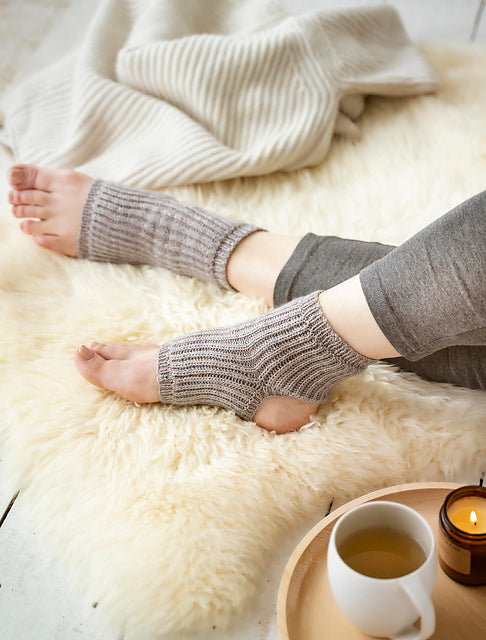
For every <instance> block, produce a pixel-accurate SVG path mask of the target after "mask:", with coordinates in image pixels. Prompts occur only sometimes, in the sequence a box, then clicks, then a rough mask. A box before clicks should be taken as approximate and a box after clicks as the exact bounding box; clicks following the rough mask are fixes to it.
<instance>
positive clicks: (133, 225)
mask: <svg viewBox="0 0 486 640" xmlns="http://www.w3.org/2000/svg"><path fill="white" fill-rule="evenodd" d="M9 180H10V183H11V185H12V187H13V189H12V191H11V192H10V194H9V199H10V202H11V204H12V205H13V213H14V215H15V216H16V217H18V218H20V219H21V229H22V231H24V232H25V233H28V234H31V235H32V236H34V240H35V241H36V242H37V243H38V244H39V245H41V246H42V247H45V248H48V249H52V250H54V251H57V252H59V253H63V254H65V255H68V256H70V257H78V256H79V257H81V258H88V259H90V260H99V261H104V262H128V263H131V264H151V265H155V266H160V267H165V268H167V269H170V270H171V271H173V272H174V273H179V274H183V275H188V276H195V277H198V278H201V279H203V280H209V281H211V282H214V283H215V284H218V285H219V286H221V287H224V288H227V289H231V285H230V284H229V282H228V280H227V277H226V265H227V262H228V258H229V256H230V255H231V253H232V251H233V249H234V248H235V247H236V246H237V245H238V244H239V243H240V242H241V241H242V240H243V239H244V238H246V237H247V236H249V235H251V234H253V233H255V232H258V231H259V228H258V227H254V226H252V225H249V224H246V223H245V222H241V221H236V220H231V219H227V218H222V217H220V216H216V215H214V214H212V213H210V212H209V211H206V210H205V209H203V208H202V207H198V206H196V205H192V204H187V203H184V202H179V201H177V200H174V199H173V198H170V197H169V196H167V195H165V194H162V193H152V192H150V191H143V190H140V189H132V188H129V187H125V186H123V185H119V184H114V183H111V182H103V181H100V180H95V181H93V180H92V178H90V177H89V176H86V175H84V174H82V173H79V172H76V171H55V170H48V169H44V168H40V167H36V166H34V165H17V166H15V167H12V168H11V169H10V171H9Z"/></svg>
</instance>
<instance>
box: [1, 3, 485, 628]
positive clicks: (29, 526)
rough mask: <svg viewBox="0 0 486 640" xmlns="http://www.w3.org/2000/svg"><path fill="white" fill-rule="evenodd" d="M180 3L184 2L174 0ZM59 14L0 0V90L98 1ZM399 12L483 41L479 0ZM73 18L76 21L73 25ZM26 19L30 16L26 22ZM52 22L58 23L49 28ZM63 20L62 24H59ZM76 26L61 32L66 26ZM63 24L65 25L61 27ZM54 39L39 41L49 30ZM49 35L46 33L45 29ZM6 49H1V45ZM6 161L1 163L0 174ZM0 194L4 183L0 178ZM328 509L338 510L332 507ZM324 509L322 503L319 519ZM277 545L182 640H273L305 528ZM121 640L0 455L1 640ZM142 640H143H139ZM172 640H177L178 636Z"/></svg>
mask: <svg viewBox="0 0 486 640" xmlns="http://www.w3.org/2000/svg"><path fill="white" fill-rule="evenodd" d="M181 1H183V0H181ZM57 2H60V3H61V5H62V7H65V6H68V5H69V4H71V8H70V9H69V10H68V12H67V13H66V14H64V13H62V12H61V11H57V12H56V10H55V7H56V0H0V42H1V44H0V60H1V64H0V93H1V92H2V89H3V88H4V87H5V85H6V84H7V83H8V82H9V81H10V80H11V78H12V74H13V72H14V71H15V72H16V71H17V70H18V67H19V65H21V64H22V63H24V62H25V61H26V60H27V59H28V57H29V55H30V54H31V53H32V51H33V50H34V49H35V48H36V47H37V46H38V45H39V44H41V45H42V42H43V38H44V40H45V42H44V44H43V48H42V55H37V56H36V59H37V64H39V63H40V62H41V61H42V60H48V59H50V58H51V57H52V56H53V55H55V48H53V45H52V43H53V42H56V43H57V46H58V47H59V46H60V47H63V46H67V45H68V44H72V42H73V33H79V32H80V31H81V29H80V25H82V24H83V22H84V21H85V20H87V17H88V16H89V14H90V12H91V11H92V9H93V7H94V6H96V4H97V0H57ZM284 3H285V5H286V6H287V7H288V8H289V9H291V10H293V11H302V12H303V11H307V10H311V9H320V8H326V7H343V6H356V5H370V4H377V2H376V0H354V1H353V0H284ZM389 4H392V5H394V6H395V7H396V8H397V9H398V10H399V11H400V13H401V15H402V18H403V21H404V24H405V26H406V28H407V30H408V32H409V34H410V36H411V37H412V39H413V40H415V41H419V40H441V41H456V42H457V41H458V42H482V43H486V10H485V6H486V0H390V1H389ZM73 16H75V22H74V23H73ZM29 18H30V19H29ZM56 21H57V24H56ZM63 21H64V23H63ZM69 23H70V24H75V25H76V29H75V30H74V31H73V30H72V29H65V28H64V26H65V25H66V24H69ZM63 25H64V26H63ZM51 27H52V28H53V29H54V30H55V31H56V30H57V31H56V37H55V38H53V37H50V38H46V37H45V34H47V33H48V32H49V29H50V28H51ZM51 35H52V32H51ZM7 44H8V46H7ZM7 164H8V158H4V159H3V161H2V158H1V154H0V171H3V169H4V168H5V167H6V166H7ZM0 197H5V185H4V184H3V181H2V180H0ZM435 479H436V480H438V481H440V480H448V481H457V482H462V483H466V484H476V483H478V482H479V478H476V477H471V476H470V475H469V474H468V473H467V470H464V471H463V473H462V474H461V475H460V476H458V477H456V478H435ZM333 506H334V508H335V507H336V506H339V505H337V504H335V505H333ZM326 509H327V506H323V514H322V515H323V516H324V515H325V511H326ZM312 524H313V523H312V522H306V523H302V529H301V530H300V531H296V532H294V534H293V536H291V537H289V538H288V539H286V540H282V541H279V542H280V548H279V551H278V553H277V554H276V555H275V556H273V557H272V558H269V563H268V566H267V570H266V575H265V576H264V578H263V580H262V588H261V590H260V593H259V596H258V597H257V598H256V599H255V600H254V601H253V602H252V603H250V606H249V607H248V609H247V611H246V613H245V614H244V616H243V617H242V618H241V619H239V620H238V621H235V626H234V629H232V630H230V631H229V632H226V633H222V632H220V631H218V630H215V631H213V632H212V633H208V634H203V635H197V636H191V637H186V638H189V640H277V639H278V632H277V626H276V619H275V607H276V596H277V591H278V585H279V582H280V576H281V575H282V572H283V569H284V567H285V564H286V561H287V559H288V557H289V556H290V554H291V552H292V550H293V548H294V547H295V546H296V544H297V542H298V541H299V539H300V538H301V537H302V535H304V533H305V532H306V531H307V530H308V529H309V528H310V527H311V526H312ZM79 638H83V639H84V640H122V639H121V638H116V637H114V636H112V635H110V634H109V633H107V632H106V631H105V630H103V629H102V628H101V625H100V624H99V621H98V619H97V616H96V603H90V602H84V601H83V598H82V596H81V594H77V593H73V592H71V591H70V590H69V588H68V579H67V576H66V574H65V573H64V571H63V568H62V566H60V565H59V563H58V562H56V561H55V560H52V559H51V558H50V555H49V554H48V553H47V551H46V548H45V547H44V544H43V541H42V540H41V539H39V536H38V535H37V532H36V527H35V523H34V522H33V521H32V520H31V518H30V517H29V514H28V512H27V510H26V509H25V506H24V504H23V500H22V493H20V494H18V495H17V491H16V488H15V487H14V488H10V489H8V488H7V483H6V480H5V476H4V462H3V460H2V452H1V451H0V640H77V639H79ZM140 640H142V639H140ZM171 640H183V639H182V637H178V638H174V639H171ZM478 640H479V639H478Z"/></svg>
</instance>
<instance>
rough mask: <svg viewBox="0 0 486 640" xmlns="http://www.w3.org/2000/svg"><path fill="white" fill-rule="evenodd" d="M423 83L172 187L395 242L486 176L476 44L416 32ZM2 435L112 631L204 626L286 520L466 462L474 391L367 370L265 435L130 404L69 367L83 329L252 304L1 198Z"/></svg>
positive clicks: (11, 470)
mask: <svg viewBox="0 0 486 640" xmlns="http://www.w3.org/2000/svg"><path fill="white" fill-rule="evenodd" d="M423 50H424V53H425V55H426V57H427V58H428V59H429V60H430V62H431V64H432V66H433V67H434V69H435V70H436V72H437V74H438V76H439V80H440V90H439V92H438V93H437V94H436V95H427V96H423V97H418V98H410V99H377V98H371V99H369V100H368V102H367V106H366V109H365V112H364V115H363V116H362V118H361V120H360V122H359V129H360V131H361V137H360V138H359V139H354V140H353V139H351V138H349V137H339V138H336V139H335V141H334V143H333V147H332V150H331V153H330V155H329V157H328V159H327V161H326V162H325V164H323V165H322V166H319V167H316V168H313V169H309V170H304V171H299V172H297V173H293V174H277V175H272V176H268V177H262V178H255V179H245V180H232V181H230V182H226V183H218V184H209V185H204V186H191V187H186V188H179V189H172V190H171V194H172V195H175V196H176V197H179V198H182V199H186V200H190V201H194V202H198V203H200V204H202V205H204V206H206V207H208V208H209V209H211V210H214V211H216V212H220V213H221V214H223V215H225V216H228V217H235V218H243V219H245V220H248V221H249V222H252V223H257V224H259V225H263V226H265V227H266V228H268V229H270V230H274V231H278V232H284V233H298V234H303V233H305V232H307V231H313V232H316V233H322V234H335V235H343V236H346V237H354V238H359V239H363V240H378V241H381V242H386V243H400V242H401V241H403V240H405V239H406V238H407V237H409V236H410V235H412V234H413V233H415V232H416V231H417V230H419V229H420V228H421V227H423V226H424V225H426V224H427V223H429V222H431V221H432V220H434V219H435V218H437V217H438V216H439V215H441V214H442V213H444V212H446V211H447V210H449V209H450V208H452V207H453V206H455V205H456V204H458V203H460V202H461V201H463V200H465V199H466V198H468V197H470V196H472V195H473V194H475V193H477V192H478V191H481V190H482V189H484V188H485V186H486V117H485V113H486V48H484V47H479V46H476V45H474V46H473V45H461V46H444V45H441V46H439V45H435V46H427V47H425V48H424V49H423ZM0 213H1V216H0V308H1V313H0V336H1V337H0V341H1V343H0V435H1V437H2V443H3V448H4V452H5V458H6V461H7V470H8V478H9V482H10V483H11V487H12V489H18V488H20V489H21V490H22V493H23V496H24V504H27V505H28V507H29V508H30V510H31V512H32V515H33V517H34V518H35V519H36V522H37V524H38V529H39V531H40V533H41V534H43V537H44V539H45V540H46V541H47V543H48V544H49V546H50V548H51V549H52V552H53V553H55V554H57V555H58V556H59V557H60V558H61V559H62V561H63V562H64V565H65V566H66V568H67V570H68V573H69V575H70V576H71V579H72V582H73V584H74V585H76V586H77V588H78V589H80V590H81V592H82V593H84V594H85V595H86V598H89V600H90V601H91V602H99V605H98V607H97V609H96V611H97V612H98V613H99V614H100V616H101V617H102V619H103V621H104V623H105V624H106V625H107V627H108V628H109V629H110V630H111V631H113V632H119V633H121V632H123V633H124V634H125V635H124V637H125V639H126V640H142V639H145V638H163V637H164V636H165V635H167V634H174V633H176V634H181V633H183V632H185V631H194V630H198V629H199V630H204V629H212V627H213V625H216V626H217V627H218V629H219V628H221V626H222V625H225V624H231V622H232V621H233V620H235V619H236V617H237V615H238V613H240V612H241V611H242V610H243V609H244V607H245V604H246V603H248V601H249V598H250V596H251V594H252V593H253V592H254V591H255V589H258V588H259V584H260V583H259V581H261V580H262V563H263V559H264V557H265V554H266V553H268V552H270V551H271V550H272V549H274V548H275V547H276V546H277V545H278V541H279V538H281V537H282V535H283V534H284V533H285V532H286V531H288V529H289V528H291V527H296V526H298V525H299V523H301V522H302V520H303V518H309V517H310V516H312V515H314V516H315V518H316V519H317V518H318V517H319V516H320V515H322V510H323V509H325V506H326V505H327V503H328V502H329V501H330V499H331V498H334V499H335V500H337V501H339V502H342V501H343V500H346V499H351V498H353V497H356V496H358V495H360V494H363V493H366V492H368V491H371V490H374V489H377V488H380V487H384V486H388V485H393V484H397V483H402V482H412V481H418V480H448V479H451V478H453V477H454V476H455V474H457V473H459V472H460V471H461V470H464V469H468V470H469V472H471V473H473V472H477V473H478V474H479V472H480V471H481V469H482V466H483V465H484V461H485V455H486V421H485V417H486V393H484V392H482V391H471V390H467V389H461V388H454V387H452V386H448V385H440V384H434V383H430V382H426V381H424V380H421V379H419V378H418V377H416V376H414V375H412V374H404V373H400V372H398V371H396V370H395V369H394V368H393V367H391V366H388V365H386V364H377V365H374V366H371V367H369V369H368V370H367V371H366V372H365V373H363V374H362V375H360V376H359V377H356V378H353V379H350V380H347V381H345V382H343V383H341V384H339V385H338V386H336V387H335V388H334V389H333V390H332V392H331V394H330V397H329V400H328V401H327V402H326V404H325V405H323V406H322V408H321V410H320V412H319V415H318V416H316V417H315V419H314V420H313V421H312V423H311V424H310V425H309V426H307V427H306V428H304V429H302V430H301V431H300V432H298V433H292V434H288V435H275V434H272V433H267V432H265V431H263V430H261V429H259V428H258V427H257V426H255V424H253V423H251V422H243V421H242V420H240V419H239V418H237V417H236V416H235V415H234V414H233V413H231V412H229V411H223V410H220V409H217V408H210V407H198V408H193V407H187V408H185V407H184V408H178V407H171V406H162V405H154V406H136V405H134V404H130V403H129V402H126V401H125V400H123V399H120V398H118V397H116V396H115V395H113V394H112V393H110V392H108V391H104V390H102V389H99V388H96V387H94V386H92V385H90V384H89V383H88V382H86V381H85V380H84V379H83V378H81V377H80V376H79V375H78V373H77V371H76V369H75V368H74V366H73V363H72V354H73V351H74V349H75V347H76V346H77V345H79V344H81V343H83V342H89V341H91V340H98V341H100V342H123V341H129V342H146V341H150V342H162V341H165V340H169V339H170V338H172V337H173V336H176V335H179V334H182V333H185V332H188V331H192V330H195V329H200V328H203V327H211V326H216V325H225V324H231V323H235V322H238V321H241V320H243V319H245V318H250V317H254V316H256V315H258V314H261V313H263V312H264V311H265V305H264V304H263V302H261V301H255V300H248V299H246V298H245V297H244V296H242V295H239V294H235V293H231V292H225V291H220V290H218V289H217V288H216V287H215V286H212V285H209V284H205V283H201V282H198V281H195V280H192V279H189V278H185V277H181V276H174V275H172V274H171V273H168V272H167V271H165V270H163V269H156V268H151V267H134V266H126V265H121V266H120V265H110V264H98V263H89V262H85V261H76V260H71V259H68V258H64V257H62V256H56V255H53V254H51V253H49V252H47V251H45V250H42V249H40V248H39V247H37V246H35V245H34V243H33V242H32V241H31V239H30V238H29V237H27V236H23V235H22V234H21V233H20V231H19V230H18V228H17V225H16V223H15V221H14V219H13V218H12V216H11V215H10V211H9V207H8V206H7V204H6V203H5V202H2V203H1V211H0Z"/></svg>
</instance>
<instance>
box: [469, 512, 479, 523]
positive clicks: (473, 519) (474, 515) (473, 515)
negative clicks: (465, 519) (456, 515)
mask: <svg viewBox="0 0 486 640" xmlns="http://www.w3.org/2000/svg"><path fill="white" fill-rule="evenodd" d="M469 520H471V522H472V523H473V524H476V523H477V521H478V517H477V515H476V512H475V511H471V515H470V516H469Z"/></svg>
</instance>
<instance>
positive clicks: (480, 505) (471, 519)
mask: <svg viewBox="0 0 486 640" xmlns="http://www.w3.org/2000/svg"><path fill="white" fill-rule="evenodd" d="M447 516H448V518H449V520H450V521H451V522H452V524H453V525H454V526H456V527H457V528H458V529H460V530H461V531H466V532H467V533H476V534H479V533H486V499H484V498H482V497H481V496H464V498H459V499H458V500H455V501H454V502H452V503H451V504H450V505H449V506H448V507H447Z"/></svg>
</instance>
